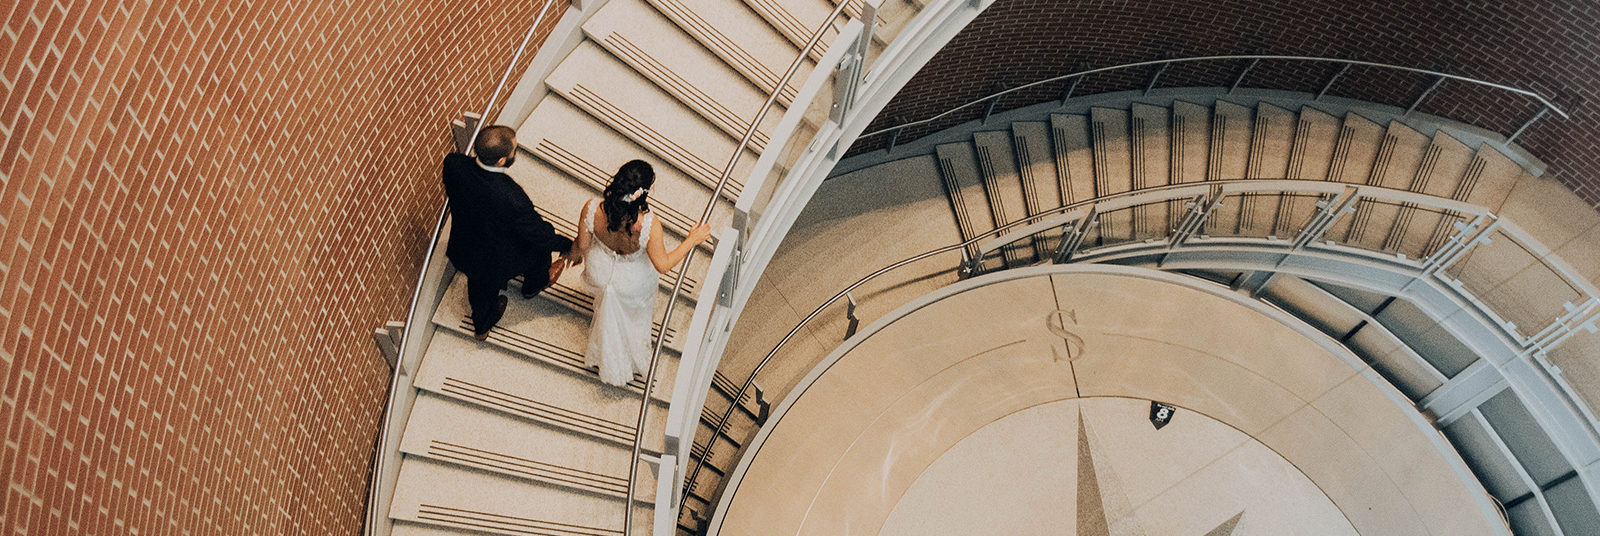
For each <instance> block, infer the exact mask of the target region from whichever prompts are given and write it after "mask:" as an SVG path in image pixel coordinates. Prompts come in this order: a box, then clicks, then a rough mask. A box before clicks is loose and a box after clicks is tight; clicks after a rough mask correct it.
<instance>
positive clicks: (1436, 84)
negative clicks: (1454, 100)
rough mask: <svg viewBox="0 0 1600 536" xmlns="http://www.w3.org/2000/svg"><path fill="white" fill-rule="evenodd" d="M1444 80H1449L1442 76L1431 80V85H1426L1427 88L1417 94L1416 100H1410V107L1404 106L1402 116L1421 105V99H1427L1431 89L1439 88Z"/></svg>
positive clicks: (1409, 113) (1408, 114)
mask: <svg viewBox="0 0 1600 536" xmlns="http://www.w3.org/2000/svg"><path fill="white" fill-rule="evenodd" d="M1445 80H1449V79H1448V78H1445V77H1443V76H1440V77H1438V78H1436V79H1435V80H1434V81H1433V85H1431V86H1428V90H1427V91H1423V92H1422V94H1421V95H1417V100H1414V101H1411V107H1410V108H1406V113H1405V115H1403V116H1402V117H1407V116H1410V115H1411V112H1413V111H1415V110H1416V109H1417V106H1421V105H1422V101H1424V100H1427V98H1428V96H1429V95H1432V94H1433V90H1435V89H1439V86H1442V85H1444V81H1445Z"/></svg>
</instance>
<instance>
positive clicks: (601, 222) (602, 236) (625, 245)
mask: <svg viewBox="0 0 1600 536" xmlns="http://www.w3.org/2000/svg"><path fill="white" fill-rule="evenodd" d="M649 213H650V211H648V210H646V211H644V212H641V213H639V218H638V219H635V220H633V225H632V226H631V227H629V228H628V229H622V230H619V231H612V230H611V228H610V226H609V225H608V224H607V223H606V222H609V221H611V220H607V219H606V211H605V207H603V206H601V205H600V204H598V203H596V204H595V205H594V222H595V224H596V225H595V226H594V236H595V238H598V239H599V240H600V243H601V244H603V245H605V247H606V249H610V250H611V251H615V252H617V253H619V254H622V255H632V254H633V253H634V252H636V251H639V247H640V246H639V232H640V231H642V230H644V227H643V225H644V215H645V214H649ZM619 246H621V247H619Z"/></svg>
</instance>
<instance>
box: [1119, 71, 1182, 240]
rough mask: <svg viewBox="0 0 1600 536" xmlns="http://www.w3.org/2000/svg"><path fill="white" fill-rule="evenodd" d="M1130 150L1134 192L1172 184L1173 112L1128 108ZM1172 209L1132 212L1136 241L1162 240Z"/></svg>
mask: <svg viewBox="0 0 1600 536" xmlns="http://www.w3.org/2000/svg"><path fill="white" fill-rule="evenodd" d="M1129 117H1130V119H1129V121H1130V123H1129V126H1128V130H1129V132H1128V134H1129V136H1130V137H1129V142H1128V147H1129V150H1130V151H1132V160H1133V170H1132V172H1133V175H1132V180H1133V189H1134V190H1143V189H1147V188H1156V187H1161V186H1166V185H1168V184H1171V182H1172V109H1171V108H1168V107H1164V106H1151V105H1148V104H1140V103H1134V104H1133V106H1132V107H1131V108H1130V109H1129ZM1173 225H1174V222H1173V220H1172V214H1171V210H1169V209H1168V207H1165V206H1139V207H1134V209H1133V237H1134V239H1136V240H1146V239H1150V238H1157V237H1163V236H1166V235H1167V232H1168V230H1170V229H1171V228H1172V226H1173Z"/></svg>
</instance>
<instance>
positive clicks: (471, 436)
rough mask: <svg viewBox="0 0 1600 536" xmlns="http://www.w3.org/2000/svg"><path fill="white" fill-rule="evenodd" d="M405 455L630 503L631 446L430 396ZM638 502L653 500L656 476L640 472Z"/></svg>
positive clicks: (412, 425) (422, 401) (412, 426)
mask: <svg viewBox="0 0 1600 536" xmlns="http://www.w3.org/2000/svg"><path fill="white" fill-rule="evenodd" d="M400 450H401V451H402V452H405V453H406V454H407V455H408V456H415V457H421V458H428V459H430V460H434V461H438V462H443V463H452V464H457V465H462V466H465V467H472V468H474V469H478V470H482V471H488V472H492V473H496V474H500V475H502V476H505V477H508V478H515V479H522V480H528V481H532V482H539V483H542V484H546V485H551V486H558V487H563V488H567V489H570V490H573V491H580V492H586V493H594V494H598V495H604V496H609V497H614V498H625V497H627V491H628V459H629V458H630V457H631V456H632V454H633V451H632V449H631V447H630V446H628V445H622V444H619V443H615V442H611V441H596V440H594V439H592V438H590V437H588V436H584V435H580V434H574V433H569V432H568V431H566V430H563V429H558V428H554V427H550V426H543V425H540V424H535V423H532V422H528V421H525V420H522V419H518V418H515V417H511V416H510V415H507V414H503V413H499V412H494V411H484V410H482V409H481V408H480V407H478V406H474V405H470V404H466V403H462V402H459V401H456V400H452V399H450V398H447V397H444V396H440V395H436V394H433V393H427V392H425V393H423V395H422V396H419V397H418V398H417V402H416V404H415V406H414V409H413V410H412V415H411V418H410V420H409V421H407V428H406V434H405V438H404V439H403V440H402V441H401V443H400ZM640 476H641V478H640V485H639V486H638V487H637V488H636V492H637V494H638V496H637V498H638V499H639V500H643V501H646V502H652V501H654V495H655V475H654V474H653V472H652V471H649V470H642V471H640Z"/></svg>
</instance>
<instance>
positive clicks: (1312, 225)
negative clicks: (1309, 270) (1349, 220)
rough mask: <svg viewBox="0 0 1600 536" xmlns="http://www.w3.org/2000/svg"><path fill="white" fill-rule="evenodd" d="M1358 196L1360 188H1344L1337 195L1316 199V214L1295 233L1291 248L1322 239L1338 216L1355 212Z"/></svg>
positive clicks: (1299, 247)
mask: <svg viewBox="0 0 1600 536" xmlns="http://www.w3.org/2000/svg"><path fill="white" fill-rule="evenodd" d="M1360 198H1361V192H1360V190H1357V189H1356V188H1346V189H1345V190H1344V191H1343V192H1340V193H1338V194H1337V195H1334V196H1332V197H1328V198H1326V199H1323V200H1321V201H1318V202H1317V213H1316V215H1314V216H1312V217H1311V221H1309V222H1307V223H1306V226H1305V227H1302V228H1301V229H1300V232H1299V233H1298V234H1296V235H1295V237H1294V246H1293V247H1292V248H1291V249H1295V250H1298V249H1301V248H1304V247H1306V245H1307V244H1310V243H1312V242H1315V241H1317V240H1320V239H1322V235H1323V234H1324V233H1327V232H1328V228H1329V227H1332V226H1333V222H1334V221H1336V220H1338V219H1339V217H1340V216H1343V215H1345V214H1349V213H1351V212H1355V210H1356V209H1355V203H1356V200H1358V199H1360Z"/></svg>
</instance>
